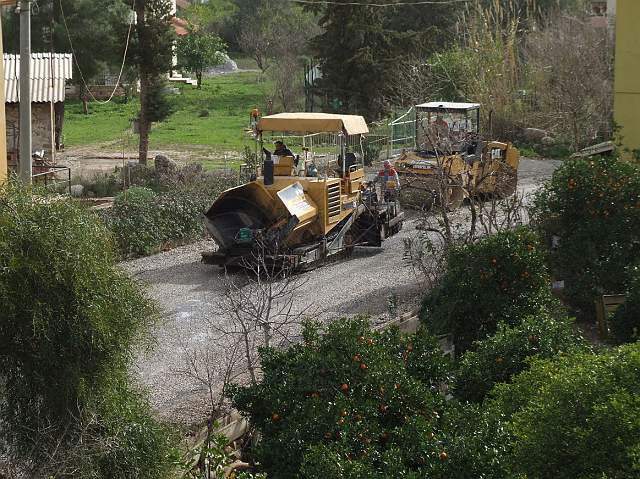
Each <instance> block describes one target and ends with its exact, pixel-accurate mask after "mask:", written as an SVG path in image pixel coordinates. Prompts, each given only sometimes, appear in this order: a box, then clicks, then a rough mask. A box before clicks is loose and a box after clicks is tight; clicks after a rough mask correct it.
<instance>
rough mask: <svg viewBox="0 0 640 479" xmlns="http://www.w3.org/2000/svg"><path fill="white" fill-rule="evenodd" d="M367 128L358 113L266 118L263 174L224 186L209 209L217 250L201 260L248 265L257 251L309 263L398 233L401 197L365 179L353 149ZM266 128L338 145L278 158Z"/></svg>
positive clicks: (285, 136)
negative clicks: (269, 144) (267, 140)
mask: <svg viewBox="0 0 640 479" xmlns="http://www.w3.org/2000/svg"><path fill="white" fill-rule="evenodd" d="M367 132H368V128H367V124H366V122H365V120H364V118H362V117H361V116H356V115H333V114H325V113H280V114H276V115H269V116H265V117H262V118H261V119H260V121H259V122H258V125H257V141H258V145H259V151H260V152H261V157H262V160H263V161H262V168H261V172H259V173H260V175H259V176H256V177H255V179H252V180H251V181H249V182H248V183H245V184H243V185H241V186H238V187H235V188H231V189H228V190H226V191H225V192H223V193H222V194H221V195H220V196H219V197H218V199H217V200H216V201H215V202H214V203H213V205H211V208H209V210H208V211H207V212H206V214H205V223H206V226H207V229H208V231H209V232H210V234H211V235H212V237H213V238H214V240H215V241H216V243H217V245H218V250H217V251H211V252H205V253H203V261H204V262H206V263H210V264H217V265H220V266H229V265H237V266H241V267H242V266H244V265H246V264H247V263H249V264H250V263H251V262H252V261H253V260H254V259H255V258H256V257H257V256H259V257H260V259H261V260H267V261H269V262H270V263H276V262H277V263H282V264H284V265H287V266H289V267H292V268H299V269H310V268H312V267H314V266H316V265H317V264H318V263H319V262H322V261H323V260H325V259H327V258H330V257H333V256H337V255H340V254H343V253H347V252H349V251H351V249H352V248H353V247H354V246H380V245H381V243H382V241H383V240H384V239H385V238H387V237H389V236H391V235H393V234H395V233H397V232H398V231H399V230H400V228H401V227H402V220H403V213H402V211H401V210H400V205H399V203H398V201H397V200H395V199H392V198H385V197H384V196H385V195H384V194H379V193H378V191H377V190H376V187H375V185H373V183H369V182H367V181H366V179H365V173H364V168H363V164H362V156H361V155H358V154H357V151H353V150H357V149H358V148H359V146H360V145H361V141H360V140H361V137H362V135H364V134H366V133H367ZM268 134H270V135H276V134H278V135H280V136H277V138H279V139H280V140H282V141H285V142H289V141H291V142H294V141H299V139H300V138H305V137H311V136H313V135H319V134H323V135H325V136H331V137H332V138H333V139H334V140H335V142H334V143H335V144H334V145H333V146H334V148H335V149H334V150H333V152H331V151H329V149H327V148H326V147H323V148H318V150H319V151H313V148H312V147H311V148H309V147H304V148H302V154H301V155H296V156H295V157H294V156H291V155H292V152H291V151H290V150H288V149H287V150H286V151H287V154H286V155H285V156H277V155H276V154H275V153H271V152H269V151H268V150H266V149H265V148H264V135H268ZM296 135H297V136H296Z"/></svg>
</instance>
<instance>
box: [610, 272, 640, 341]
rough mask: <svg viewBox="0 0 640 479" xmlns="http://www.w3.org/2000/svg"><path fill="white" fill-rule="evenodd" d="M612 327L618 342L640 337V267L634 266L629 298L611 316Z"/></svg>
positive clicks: (628, 293) (612, 333) (634, 339)
mask: <svg viewBox="0 0 640 479" xmlns="http://www.w3.org/2000/svg"><path fill="white" fill-rule="evenodd" d="M610 327H611V335H612V336H613V338H614V339H615V341H617V342H618V343H632V342H635V341H638V339H640V267H636V268H633V275H632V279H631V280H630V281H629V289H628V291H627V299H626V301H625V303H624V304H622V305H620V306H619V307H618V309H617V310H616V312H615V314H614V315H613V318H611V322H610Z"/></svg>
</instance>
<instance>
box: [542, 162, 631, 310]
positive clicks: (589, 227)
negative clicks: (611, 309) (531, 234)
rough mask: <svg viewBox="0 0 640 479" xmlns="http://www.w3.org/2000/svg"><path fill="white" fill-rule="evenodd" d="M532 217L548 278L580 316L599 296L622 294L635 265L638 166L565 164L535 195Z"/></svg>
mask: <svg viewBox="0 0 640 479" xmlns="http://www.w3.org/2000/svg"><path fill="white" fill-rule="evenodd" d="M532 216H533V217H532V220H533V223H534V225H535V227H536V228H537V229H538V230H539V231H540V232H541V234H542V235H543V236H544V238H545V239H546V242H547V244H548V245H549V246H550V253H549V259H550V265H551V270H552V272H553V274H554V275H555V276H556V277H557V278H558V279H563V280H564V281H565V294H566V297H567V299H568V301H569V303H570V304H571V305H572V306H573V307H575V308H576V309H578V310H579V311H580V312H581V313H582V314H583V315H584V316H592V315H593V314H594V306H593V304H594V300H595V299H596V298H597V297H598V295H602V294H608V293H610V294H617V293H622V292H624V291H625V290H626V286H627V284H628V281H629V278H630V271H631V267H632V266H633V265H634V264H637V263H638V262H640V237H639V236H638V231H640V167H638V166H637V165H635V164H631V163H627V162H625V161H623V160H620V159H617V158H613V157H612V158H593V159H577V160H571V161H567V162H565V163H564V164H563V165H562V166H561V167H560V168H558V169H557V170H556V171H555V172H554V174H553V178H552V179H551V181H550V182H548V183H547V184H546V185H545V187H543V188H542V189H541V190H540V191H539V192H538V193H537V194H536V197H535V202H534V210H533V215H532Z"/></svg>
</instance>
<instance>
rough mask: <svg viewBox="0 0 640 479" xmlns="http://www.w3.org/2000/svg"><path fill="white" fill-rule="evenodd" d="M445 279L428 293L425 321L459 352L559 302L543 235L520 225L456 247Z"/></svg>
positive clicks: (424, 310) (448, 263) (425, 304)
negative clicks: (555, 298)
mask: <svg viewBox="0 0 640 479" xmlns="http://www.w3.org/2000/svg"><path fill="white" fill-rule="evenodd" d="M446 266H447V272H446V274H445V276H444V277H443V279H442V281H441V283H440V284H439V285H438V286H437V287H436V288H434V289H433V290H432V291H430V292H429V293H428V294H427V296H426V297H425V299H424V301H423V304H422V310H421V313H420V315H421V320H422V321H423V323H424V324H425V325H426V326H427V327H428V328H429V329H430V330H431V331H432V332H434V333H437V334H440V333H451V334H452V335H453V339H454V343H455V346H456V352H460V353H461V352H464V351H466V350H467V349H469V348H471V347H472V345H473V342H474V341H477V340H481V339H484V338H486V337H488V336H491V335H492V334H494V333H495V332H496V329H497V327H498V324H499V323H500V322H503V323H505V324H507V325H515V324H518V323H519V322H520V321H521V320H522V319H523V318H525V317H526V316H529V315H535V314H538V313H542V312H545V311H547V310H548V308H549V307H550V306H552V305H553V304H554V301H553V299H552V296H551V293H550V286H551V280H550V277H549V274H548V271H547V267H546V264H545V257H544V252H543V251H542V249H541V248H540V247H539V240H538V236H537V235H536V234H535V233H534V232H533V231H531V230H530V229H528V228H524V227H521V228H518V229H516V230H512V231H504V232H500V233H498V234H495V235H493V236H488V237H485V238H483V239H481V240H480V241H478V242H477V243H473V244H468V245H464V246H461V247H457V248H454V249H452V251H451V252H450V253H449V255H448V257H447V265H446Z"/></svg>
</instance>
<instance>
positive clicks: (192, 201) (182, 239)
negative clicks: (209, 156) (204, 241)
mask: <svg viewBox="0 0 640 479" xmlns="http://www.w3.org/2000/svg"><path fill="white" fill-rule="evenodd" d="M132 182H135V183H136V184H138V185H144V186H134V187H132V188H129V189H128V190H127V191H125V192H122V193H121V194H119V195H118V196H117V197H116V198H115V201H114V205H113V208H112V209H111V210H109V211H107V212H105V213H103V218H104V220H105V222H106V224H107V226H108V227H109V229H110V230H111V231H112V232H113V235H114V237H115V239H116V243H117V245H118V249H119V251H120V253H121V255H122V256H124V257H128V256H141V255H148V254H152V253H156V252H158V251H160V250H161V249H163V248H166V247H171V246H175V245H178V244H183V243H187V242H189V241H194V240H197V239H200V238H203V237H204V225H203V223H202V215H203V214H204V212H205V211H206V210H207V209H208V208H209V207H210V206H211V204H212V203H213V201H214V200H215V199H216V198H217V197H218V195H219V194H220V193H221V192H222V191H224V190H225V189H227V188H231V187H232V186H235V184H236V182H237V178H234V177H230V176H227V175H223V174H220V173H217V172H205V171H203V169H202V166H201V165H199V164H192V165H187V166H185V167H183V168H180V169H177V170H167V171H163V172H158V171H155V170H153V169H152V168H146V167H139V168H134V169H133V170H132Z"/></svg>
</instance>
